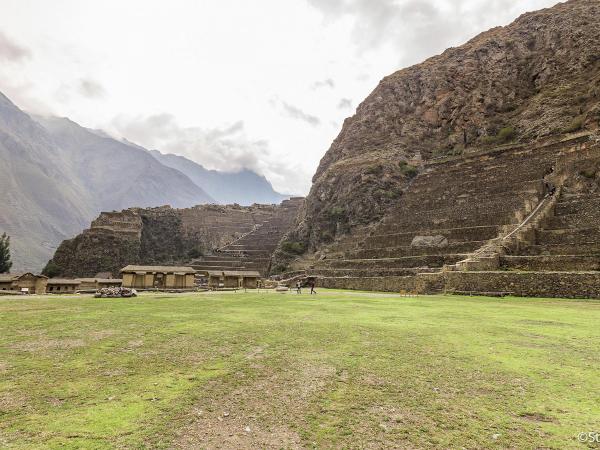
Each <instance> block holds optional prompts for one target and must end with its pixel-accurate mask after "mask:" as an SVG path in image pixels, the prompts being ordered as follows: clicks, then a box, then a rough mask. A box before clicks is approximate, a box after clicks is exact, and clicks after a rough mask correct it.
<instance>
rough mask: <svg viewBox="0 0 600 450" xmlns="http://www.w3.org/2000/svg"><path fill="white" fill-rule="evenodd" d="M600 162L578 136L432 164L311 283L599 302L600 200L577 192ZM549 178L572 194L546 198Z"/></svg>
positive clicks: (586, 139) (313, 272) (315, 271)
mask: <svg viewBox="0 0 600 450" xmlns="http://www.w3.org/2000/svg"><path fill="white" fill-rule="evenodd" d="M598 161H600V154H599V151H598V143H597V142H595V141H594V140H591V139H590V136H588V135H580V136H575V137H571V138H567V139H565V140H562V141H558V142H552V143H547V144H541V145H536V146H529V147H523V146H519V147H514V148H510V147H509V148H502V149H496V150H493V151H489V152H485V153H479V154H472V155H467V156H464V157H459V158H448V159H446V160H441V161H434V162H431V163H429V164H428V165H427V166H426V167H425V168H424V170H423V171H422V172H421V174H420V175H419V176H417V177H416V178H415V180H414V181H413V183H412V184H411V186H410V187H409V188H408V190H407V191H406V192H405V194H404V195H403V197H402V198H401V199H400V201H399V203H398V206H397V207H396V208H395V209H394V210H393V211H391V212H390V214H388V215H387V216H386V217H385V218H384V220H383V221H382V222H381V223H380V224H379V225H378V226H377V227H376V228H375V229H374V231H372V232H371V234H370V235H368V236H365V237H364V238H363V239H361V243H360V244H358V245H357V246H356V248H354V249H352V250H349V251H347V252H345V254H344V255H343V256H342V257H341V258H337V259H325V260H323V261H318V262H315V263H314V264H313V265H312V267H311V268H310V269H309V270H307V271H306V275H309V276H315V277H317V278H318V281H319V284H320V285H321V286H324V287H331V288H350V289H364V290H381V291H407V292H427V293H433V292H440V291H449V292H461V293H464V292H473V293H482V292H486V293H489V292H496V291H502V292H512V293H515V294H519V295H546V296H556V295H560V296H600V284H596V288H595V289H596V290H595V291H594V289H591V290H590V289H588V287H587V286H588V283H589V282H590V281H593V280H600V278H598V275H599V273H598V272H597V271H598V267H599V264H598V263H599V259H598V250H599V248H600V229H599V228H598V225H597V224H598V223H600V222H598V221H597V219H598V218H600V217H599V216H600V202H598V200H600V193H597V194H594V193H589V192H587V191H586V192H579V191H578V192H577V193H574V192H573V188H569V185H570V184H572V183H575V179H578V177H579V175H578V174H579V172H581V171H582V170H583V167H588V166H589V165H590V164H592V163H594V164H597V162H598ZM551 169H554V172H553V173H552V175H551V177H552V179H553V181H554V182H555V183H556V184H557V185H559V186H560V185H562V184H565V188H564V189H562V190H561V189H559V190H558V191H557V192H556V194H555V195H554V196H549V197H546V188H545V186H544V182H543V180H544V178H545V177H546V178H548V173H549V172H550V170H551ZM577 182H579V181H577ZM591 211H593V212H591ZM594 222H595V223H594ZM522 273H526V274H527V276H526V277H525V276H522V275H521V274H522ZM551 273H552V274H554V275H549V274H551ZM511 274H512V275H511ZM540 274H541V275H540ZM295 276H298V274H295ZM536 276H537V277H538V278H536ZM577 277H579V279H580V280H579V281H577V282H576V283H575V285H573V284H572V283H573V280H574V279H575V278H577ZM563 278H564V280H565V282H567V283H568V284H570V286H572V287H573V289H571V290H572V291H573V292H572V293H571V295H567V294H569V288H568V286H566V288H565V289H560V288H558V287H557V286H560V283H562V281H561V280H563ZM500 279H501V280H502V281H495V280H500ZM531 279H535V280H536V281H535V282H531V281H530V280H531ZM550 279H552V280H551V282H550V281H549V280H550ZM540 280H543V281H540ZM544 283H550V284H549V286H548V288H547V289H542V288H541V287H542V286H543V284H544Z"/></svg>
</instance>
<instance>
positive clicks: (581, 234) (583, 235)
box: [536, 227, 600, 245]
mask: <svg viewBox="0 0 600 450" xmlns="http://www.w3.org/2000/svg"><path fill="white" fill-rule="evenodd" d="M536 239H537V243H538V244H550V245H552V244H563V245H564V244H572V245H578V244H580V243H581V242H586V243H594V244H600V228H598V227H594V228H578V229H559V230H545V229H544V230H538V231H537V232H536Z"/></svg>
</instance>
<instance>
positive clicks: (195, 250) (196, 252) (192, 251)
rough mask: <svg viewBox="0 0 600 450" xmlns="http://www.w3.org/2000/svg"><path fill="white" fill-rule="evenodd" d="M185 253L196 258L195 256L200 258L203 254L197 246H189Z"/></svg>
mask: <svg viewBox="0 0 600 450" xmlns="http://www.w3.org/2000/svg"><path fill="white" fill-rule="evenodd" d="M187 255H188V257H189V258H191V259H196V258H200V257H202V256H204V254H203V253H202V250H200V249H198V248H191V249H190V250H189V251H188V253H187Z"/></svg>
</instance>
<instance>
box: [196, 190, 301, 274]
mask: <svg viewBox="0 0 600 450" xmlns="http://www.w3.org/2000/svg"><path fill="white" fill-rule="evenodd" d="M303 202H304V199H303V198H298V197H296V198H291V199H290V200H284V201H283V202H282V203H281V206H280V207H279V209H278V210H277V211H276V212H275V214H273V215H271V216H269V217H266V218H264V219H263V220H261V221H257V222H256V223H255V224H254V225H253V226H252V229H251V230H248V231H247V232H246V233H244V234H243V235H241V236H240V237H239V238H238V239H235V240H233V241H232V242H230V243H228V244H226V245H224V246H222V247H220V248H218V249H216V250H215V251H213V252H210V253H209V254H207V255H204V256H202V257H200V258H197V259H195V260H193V261H192V262H191V265H192V267H193V268H194V269H196V270H210V271H223V270H257V271H259V272H260V273H261V275H263V276H266V275H268V273H269V270H270V265H271V255H272V254H273V251H274V250H275V249H276V248H277V244H278V243H279V241H280V240H281V238H282V237H283V236H284V235H285V233H287V232H288V231H289V230H290V228H291V227H292V226H293V224H294V223H295V220H296V216H297V215H298V211H299V210H300V208H301V207H302V204H303Z"/></svg>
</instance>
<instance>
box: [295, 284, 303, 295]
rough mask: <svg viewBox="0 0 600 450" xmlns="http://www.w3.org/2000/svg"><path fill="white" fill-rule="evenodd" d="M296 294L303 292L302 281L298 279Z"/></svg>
mask: <svg viewBox="0 0 600 450" xmlns="http://www.w3.org/2000/svg"><path fill="white" fill-rule="evenodd" d="M296 294H302V284H301V283H300V281H296Z"/></svg>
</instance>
